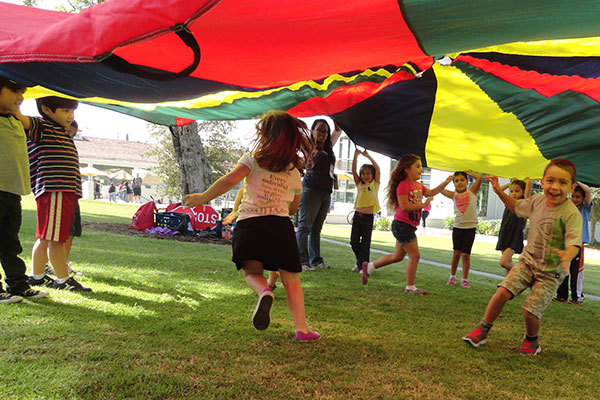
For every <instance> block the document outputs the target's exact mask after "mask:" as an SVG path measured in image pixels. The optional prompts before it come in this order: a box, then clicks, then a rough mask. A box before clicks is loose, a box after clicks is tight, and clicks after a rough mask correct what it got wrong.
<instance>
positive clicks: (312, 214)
mask: <svg viewBox="0 0 600 400" xmlns="http://www.w3.org/2000/svg"><path fill="white" fill-rule="evenodd" d="M334 126H335V129H334V131H333V133H331V128H330V127H329V124H328V123H327V121H326V120H324V119H316V120H315V121H314V122H313V124H312V128H311V130H310V131H311V134H312V138H313V140H314V143H315V145H316V146H315V150H314V153H313V155H312V158H311V161H309V163H308V165H307V167H306V173H305V175H304V179H303V180H302V190H303V191H302V197H301V199H300V207H299V213H298V214H299V217H298V231H297V232H296V241H297V242H298V251H299V252H300V263H301V264H302V270H303V271H314V270H315V268H326V269H327V268H330V266H329V265H327V264H326V263H325V261H324V260H323V257H321V229H322V228H323V223H324V222H325V218H326V217H327V213H328V212H329V206H330V204H331V192H332V191H333V187H334V183H335V182H337V181H336V176H335V174H334V166H335V155H334V154H333V145H334V144H335V142H336V141H337V140H338V139H339V137H340V135H341V134H342V130H341V129H340V127H339V126H338V125H337V123H335V125H334Z"/></svg>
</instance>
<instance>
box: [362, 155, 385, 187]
mask: <svg viewBox="0 0 600 400" xmlns="http://www.w3.org/2000/svg"><path fill="white" fill-rule="evenodd" d="M362 154H363V156H365V157H367V158H368V159H369V161H371V164H373V167H375V176H374V177H373V180H374V181H375V182H379V179H380V177H381V168H379V165H378V164H377V162H375V160H374V159H373V157H371V155H370V154H369V153H368V152H367V150H364V151H363V152H362Z"/></svg>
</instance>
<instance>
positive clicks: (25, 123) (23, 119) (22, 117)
mask: <svg viewBox="0 0 600 400" xmlns="http://www.w3.org/2000/svg"><path fill="white" fill-rule="evenodd" d="M11 114H12V115H14V116H15V117H16V118H17V119H18V120H19V121H21V124H23V129H25V130H29V129H31V117H28V116H27V115H23V114H21V110H19V108H18V107H17V108H15V109H13V110H11Z"/></svg>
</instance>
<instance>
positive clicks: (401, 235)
mask: <svg viewBox="0 0 600 400" xmlns="http://www.w3.org/2000/svg"><path fill="white" fill-rule="evenodd" d="M416 231H417V227H416V226H412V225H411V224H407V223H406V222H403V221H398V220H393V221H392V234H393V235H394V237H395V238H396V240H397V241H398V244H399V245H400V246H404V245H405V244H407V243H410V242H414V241H415V240H417V234H416V233H415V232H416Z"/></svg>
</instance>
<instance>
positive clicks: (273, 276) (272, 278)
mask: <svg viewBox="0 0 600 400" xmlns="http://www.w3.org/2000/svg"><path fill="white" fill-rule="evenodd" d="M278 276H279V275H277V272H276V271H269V279H267V284H268V285H269V286H275V283H276V282H277V278H278Z"/></svg>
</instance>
